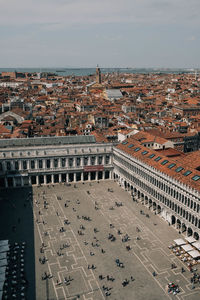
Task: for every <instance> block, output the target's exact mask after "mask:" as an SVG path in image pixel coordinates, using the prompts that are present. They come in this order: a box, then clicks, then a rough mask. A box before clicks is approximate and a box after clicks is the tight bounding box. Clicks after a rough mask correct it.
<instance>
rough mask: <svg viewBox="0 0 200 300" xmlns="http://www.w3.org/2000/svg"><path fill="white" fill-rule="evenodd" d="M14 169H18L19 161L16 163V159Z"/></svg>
mask: <svg viewBox="0 0 200 300" xmlns="http://www.w3.org/2000/svg"><path fill="white" fill-rule="evenodd" d="M15 170H19V163H18V161H15Z"/></svg>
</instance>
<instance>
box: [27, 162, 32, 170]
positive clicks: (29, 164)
mask: <svg viewBox="0 0 200 300" xmlns="http://www.w3.org/2000/svg"><path fill="white" fill-rule="evenodd" d="M30 169H31V161H30V159H28V160H27V170H30Z"/></svg>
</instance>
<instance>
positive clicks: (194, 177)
mask: <svg viewBox="0 0 200 300" xmlns="http://www.w3.org/2000/svg"><path fill="white" fill-rule="evenodd" d="M192 179H193V180H194V181H197V180H199V179H200V176H199V175H195V176H193V177H192Z"/></svg>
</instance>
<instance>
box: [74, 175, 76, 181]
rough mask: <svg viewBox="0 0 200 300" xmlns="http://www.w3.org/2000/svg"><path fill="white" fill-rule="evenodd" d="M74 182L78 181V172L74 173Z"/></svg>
mask: <svg viewBox="0 0 200 300" xmlns="http://www.w3.org/2000/svg"><path fill="white" fill-rule="evenodd" d="M74 182H76V173H74Z"/></svg>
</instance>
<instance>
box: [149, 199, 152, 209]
mask: <svg viewBox="0 0 200 300" xmlns="http://www.w3.org/2000/svg"><path fill="white" fill-rule="evenodd" d="M151 207H152V200H151V199H149V208H151Z"/></svg>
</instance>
